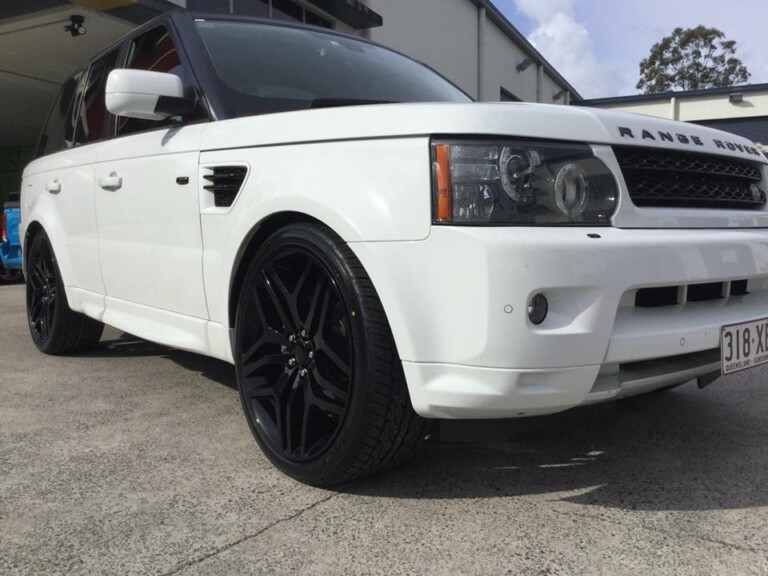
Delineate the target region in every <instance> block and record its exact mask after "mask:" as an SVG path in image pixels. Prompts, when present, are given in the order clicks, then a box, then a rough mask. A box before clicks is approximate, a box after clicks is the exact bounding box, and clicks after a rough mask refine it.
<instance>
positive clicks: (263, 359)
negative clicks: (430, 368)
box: [235, 224, 424, 486]
mask: <svg viewBox="0 0 768 576" xmlns="http://www.w3.org/2000/svg"><path fill="white" fill-rule="evenodd" d="M235 368H236V373H237V382H238V388H239V390H240V399H241V401H242V405H243V410H244V412H245V416H246V419H247V420H248V424H249V426H250V428H251V431H252V432H253V435H254V437H255V438H256V441H257V443H258V444H259V446H260V447H261V449H262V451H263V452H264V453H265V454H266V456H267V457H268V458H269V459H270V461H271V462H272V463H273V464H274V465H275V466H276V467H277V468H279V469H280V470H281V471H283V472H284V473H286V474H288V475H289V476H291V477H293V478H295V479H297V480H299V481H301V482H304V483H306V484H310V485H313V486H331V485H334V484H340V483H343V482H347V481H351V480H355V479H359V478H362V477H364V476H368V475H371V474H373V473H376V472H379V471H382V470H384V469H385V468H387V467H390V466H392V465H394V464H396V463H399V462H401V461H403V460H404V459H405V458H407V457H408V456H409V455H410V454H411V453H412V452H413V451H414V449H415V448H416V446H417V445H418V443H419V441H420V440H421V438H422V436H423V430H424V420H422V419H421V418H420V417H419V416H417V415H416V413H415V412H414V411H413V408H412V405H411V401H410V397H409V396H408V389H407V386H406V383H405V377H404V375H403V369H402V365H401V363H400V359H399V356H398V354H397V350H396V347H395V343H394V340H393V337H392V333H391V331H390V328H389V324H388V323H387V319H386V316H385V314H384V310H383V309H382V306H381V303H380V302H379V298H378V296H377V294H376V290H375V289H374V287H373V284H372V283H371V280H370V279H369V278H368V275H367V274H366V273H365V270H364V269H363V267H362V265H361V264H360V262H359V261H358V260H357V258H356V257H355V255H354V254H353V253H352V251H351V250H350V248H349V247H348V246H347V245H346V244H345V243H344V242H343V241H342V240H341V239H340V238H339V237H338V236H336V235H335V234H334V233H333V232H331V231H330V230H328V229H327V228H325V227H323V226H321V225H317V224H295V225H290V226H286V227H285V228H282V229H281V230H278V231H277V232H275V233H274V234H273V235H272V236H270V237H269V238H268V239H267V240H266V241H265V242H264V244H263V245H262V246H261V247H260V248H259V250H258V252H257V253H256V255H255V257H254V259H253V261H252V262H251V264H250V266H249V268H248V271H247V273H246V276H245V279H244V282H243V285H242V289H241V291H240V294H239V298H238V305H237V316H236V321H235Z"/></svg>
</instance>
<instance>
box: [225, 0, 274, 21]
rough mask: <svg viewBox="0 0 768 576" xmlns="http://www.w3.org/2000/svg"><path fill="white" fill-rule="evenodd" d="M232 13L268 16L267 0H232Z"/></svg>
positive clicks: (256, 16) (258, 16)
mask: <svg viewBox="0 0 768 576" xmlns="http://www.w3.org/2000/svg"><path fill="white" fill-rule="evenodd" d="M232 13H233V14H240V15H241V16H253V17H255V18H269V0H234V1H233V2H232Z"/></svg>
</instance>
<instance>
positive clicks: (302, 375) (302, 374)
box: [299, 368, 308, 378]
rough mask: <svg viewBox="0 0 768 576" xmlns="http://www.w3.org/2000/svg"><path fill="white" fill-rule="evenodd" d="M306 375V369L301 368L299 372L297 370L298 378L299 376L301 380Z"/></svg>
mask: <svg viewBox="0 0 768 576" xmlns="http://www.w3.org/2000/svg"><path fill="white" fill-rule="evenodd" d="M307 374H308V372H307V369H306V368H302V369H301V370H299V376H301V377H302V378H303V377H304V376H306V375H307Z"/></svg>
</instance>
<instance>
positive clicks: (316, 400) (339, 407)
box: [307, 390, 344, 417]
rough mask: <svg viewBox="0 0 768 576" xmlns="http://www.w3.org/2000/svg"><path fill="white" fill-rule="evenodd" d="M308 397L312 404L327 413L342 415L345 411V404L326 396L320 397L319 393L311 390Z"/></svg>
mask: <svg viewBox="0 0 768 576" xmlns="http://www.w3.org/2000/svg"><path fill="white" fill-rule="evenodd" d="M307 399H308V401H309V403H310V404H312V406H315V407H316V408H319V409H320V410H322V411H323V412H325V413H326V414H332V415H333V416H336V417H340V416H341V415H342V414H343V413H344V404H336V403H334V402H331V401H330V400H326V399H325V398H320V397H319V396H318V395H317V394H315V393H314V392H312V391H311V390H310V391H308V393H307Z"/></svg>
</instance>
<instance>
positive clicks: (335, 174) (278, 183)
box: [200, 137, 431, 325]
mask: <svg viewBox="0 0 768 576" xmlns="http://www.w3.org/2000/svg"><path fill="white" fill-rule="evenodd" d="M200 164H201V170H205V169H207V168H210V167H212V166H216V165H220V166H226V165H231V164H244V165H247V166H249V167H250V170H249V173H248V176H247V179H246V181H245V182H244V184H243V188H242V190H241V191H240V194H239V195H238V197H237V198H236V200H235V203H234V204H233V206H232V208H231V209H226V210H216V209H206V210H203V213H202V217H201V220H202V227H203V245H204V250H205V252H204V258H203V262H204V274H205V287H206V294H207V296H208V306H209V311H210V315H211V320H213V321H214V322H219V323H221V324H223V325H228V323H229V322H228V317H229V316H228V301H229V282H230V279H231V277H232V271H233V268H234V267H235V266H236V264H237V256H238V253H239V251H240V248H241V246H242V245H243V243H244V242H246V241H247V239H248V238H249V237H250V235H251V232H252V231H253V230H254V228H255V227H258V225H259V224H260V223H261V222H263V221H265V220H266V219H267V218H269V217H270V216H271V215H275V214H279V213H283V212H294V213H301V214H304V215H306V216H309V217H311V218H314V219H316V220H319V221H320V222H322V223H324V224H325V225H327V226H328V227H329V228H331V229H332V230H334V231H335V232H336V233H337V234H339V236H341V237H342V238H343V239H344V240H345V241H347V242H379V241H389V242H392V241H415V240H423V239H425V238H427V237H428V235H429V231H430V221H431V201H430V168H429V167H430V159H429V139H428V138H425V137H414V138H405V139H380V140H354V141H341V142H319V143H310V144H296V145H284V146H271V147H257V148H239V149H233V150H217V151H209V152H203V153H202V154H201V157H200ZM200 181H201V185H200V194H201V206H210V202H206V196H205V195H207V194H210V192H208V191H206V190H205V189H204V188H203V185H204V184H205V181H204V180H203V179H202V178H201V179H200Z"/></svg>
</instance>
